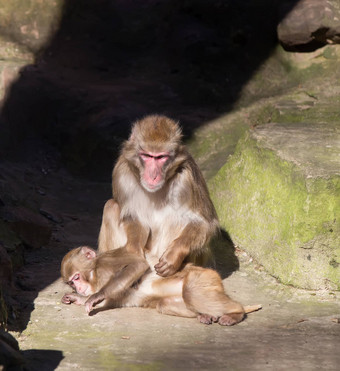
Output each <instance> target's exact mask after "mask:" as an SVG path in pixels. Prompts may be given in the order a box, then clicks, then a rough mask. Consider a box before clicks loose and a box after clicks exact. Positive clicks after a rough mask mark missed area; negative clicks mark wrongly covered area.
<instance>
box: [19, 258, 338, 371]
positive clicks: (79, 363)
mask: <svg viewBox="0 0 340 371" xmlns="http://www.w3.org/2000/svg"><path fill="white" fill-rule="evenodd" d="M241 255H242V254H241ZM239 259H240V260H241V268H240V271H239V272H238V273H235V274H233V275H232V276H231V277H229V278H228V279H226V280H225V281H224V283H225V287H226V290H227V292H228V293H229V294H230V295H231V296H232V297H234V298H235V299H238V300H240V301H241V302H242V303H244V304H257V303H261V304H262V305H263V309H262V310H260V311H259V312H256V313H252V314H250V315H249V316H248V318H247V319H246V320H245V321H244V322H242V323H240V324H238V325H236V326H233V327H223V326H219V325H218V324H213V325H210V326H209V325H203V324H201V323H199V322H198V321H197V320H196V319H193V318H180V317H173V316H166V315H161V314H159V313H157V312H156V310H152V309H142V308H122V309H114V310H109V311H104V312H100V313H98V314H96V315H94V316H88V315H87V314H86V313H85V310H84V308H83V307H78V306H75V305H74V306H72V305H71V306H66V305H63V304H61V303H60V298H61V297H62V295H63V294H64V293H65V292H67V291H68V289H67V288H66V287H65V285H64V284H63V283H61V281H60V280H56V281H55V282H54V283H53V284H51V285H50V286H48V287H47V288H46V289H44V290H41V291H40V293H39V295H38V297H37V298H36V299H35V301H34V311H33V312H32V313H31V316H30V322H29V323H28V325H27V328H26V329H25V330H24V331H23V332H22V333H20V334H19V333H15V336H16V337H17V339H18V341H19V345H20V349H21V350H22V352H23V354H24V356H25V359H26V362H27V364H28V365H29V366H31V367H32V369H46V367H48V366H49V367H51V368H52V367H53V369H57V370H61V371H63V370H65V371H68V370H70V369H74V368H75V369H81V370H94V369H96V370H134V369H136V370H174V369H176V370H177V369H178V370H226V369H231V370H273V369H275V370H287V369H292V370H295V369H298V370H309V371H310V370H317V369H320V368H321V369H327V370H332V371H335V370H337V367H338V363H339V362H340V354H339V352H338V351H337V349H338V343H339V340H340V325H339V323H337V318H338V315H339V302H338V299H336V294H335V293H332V295H330V293H329V292H327V293H323V294H322V293H320V292H319V293H316V292H304V291H302V290H300V291H299V290H295V289H293V288H284V287H283V286H282V285H280V284H278V283H276V282H274V281H273V280H272V279H269V278H268V277H267V276H266V275H265V274H264V273H263V272H261V271H256V270H254V266H255V265H254V262H252V263H247V262H246V261H249V260H248V258H247V257H246V256H243V257H239ZM33 268H34V267H33ZM47 269H48V270H50V271H53V269H57V267H56V266H54V268H53V265H52V264H50V263H46V265H45V268H44V270H45V271H46V270H47ZM47 277H48V276H47ZM37 279H39V277H37ZM33 349H34V351H32V350H33ZM315 349H317V351H315Z"/></svg>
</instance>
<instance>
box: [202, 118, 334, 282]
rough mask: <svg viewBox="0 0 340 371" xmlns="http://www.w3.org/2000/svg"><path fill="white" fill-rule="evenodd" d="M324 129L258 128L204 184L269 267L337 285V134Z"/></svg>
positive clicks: (232, 228) (284, 276) (289, 278)
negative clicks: (207, 182)
mask: <svg viewBox="0 0 340 371" xmlns="http://www.w3.org/2000/svg"><path fill="white" fill-rule="evenodd" d="M322 129H323V130H321V129H320V126H319V125H313V124H309V125H306V124H269V125H264V126H261V127H259V128H256V129H255V130H254V131H251V132H248V133H246V135H245V137H244V138H243V139H242V140H240V142H239V144H238V146H237V149H236V152H235V154H234V155H233V156H231V157H230V160H229V161H228V162H227V163H226V164H225V165H224V166H223V167H222V168H221V169H220V171H219V172H218V174H217V175H216V176H215V177H214V178H213V179H212V181H211V182H210V184H209V185H210V191H211V195H212V198H213V201H214V203H215V205H216V208H217V212H218V214H219V217H220V221H221V224H222V226H223V227H224V228H225V229H226V230H227V232H228V233H229V234H230V236H231V238H232V240H233V241H234V243H236V244H238V245H240V246H241V247H242V248H244V249H246V250H247V251H248V252H249V253H250V254H251V255H252V256H253V257H254V258H255V259H256V260H258V261H259V262H260V263H261V264H262V265H263V266H264V267H265V269H266V270H267V271H268V272H269V273H271V274H272V275H273V276H275V277H277V278H278V279H279V280H280V281H282V282H283V283H285V284H291V285H294V286H298V287H302V288H307V289H322V288H331V289H340V268H339V263H340V223H339V215H340V174H339V169H340V166H339V146H336V143H337V142H338V140H339V134H338V133H337V131H336V129H335V128H331V127H327V128H326V127H323V128H322ZM321 132H323V135H321V134H320V133H321ZM326 165H327V166H326Z"/></svg>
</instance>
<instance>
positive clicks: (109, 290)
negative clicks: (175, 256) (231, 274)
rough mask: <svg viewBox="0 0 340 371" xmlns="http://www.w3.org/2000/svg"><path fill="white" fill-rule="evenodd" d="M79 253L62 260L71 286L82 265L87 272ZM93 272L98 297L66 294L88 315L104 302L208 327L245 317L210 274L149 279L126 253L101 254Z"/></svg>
mask: <svg viewBox="0 0 340 371" xmlns="http://www.w3.org/2000/svg"><path fill="white" fill-rule="evenodd" d="M79 249H82V248H78V249H75V251H71V253H68V254H67V255H66V256H65V258H64V259H63V261H62V266H61V272H62V274H65V272H68V273H70V275H69V276H63V279H64V281H65V282H69V279H70V278H69V277H72V276H73V275H74V273H76V272H77V273H80V274H81V273H82V270H81V264H80V261H82V262H83V264H84V267H83V268H84V269H85V270H88V264H87V263H84V261H83V260H82V256H81V251H82V250H79ZM77 259H78V260H79V261H77ZM72 265H74V268H73V269H72ZM79 267H80V270H79ZM91 267H92V269H93V272H92V274H87V275H86V277H87V279H88V284H89V285H91V287H92V288H93V289H94V290H96V292H93V293H92V295H91V296H89V297H88V298H86V299H84V298H81V297H79V295H78V294H66V295H64V297H63V299H62V302H63V303H65V304H70V303H71V302H76V303H77V304H85V306H86V310H87V312H90V311H91V310H92V309H94V307H95V306H96V305H97V304H98V303H99V302H101V301H103V300H106V301H107V302H108V305H109V306H112V305H113V306H115V307H117V306H140V307H148V308H156V309H157V310H158V311H159V312H160V313H163V314H168V315H174V316H181V317H197V318H198V319H199V321H200V322H202V323H205V324H209V323H212V322H217V321H218V322H219V324H221V325H228V326H230V325H234V324H236V323H238V322H240V321H242V319H243V318H244V314H245V311H244V309H243V307H242V305H241V304H240V303H238V302H236V301H233V300H232V299H230V298H229V297H228V296H227V295H226V293H225V292H224V288H223V284H222V280H221V277H220V276H219V274H218V273H217V272H215V271H213V270H211V269H205V268H201V267H196V266H193V265H191V264H188V265H186V266H185V267H184V268H183V269H182V270H181V271H179V272H177V273H176V274H175V275H173V276H171V277H165V278H162V277H158V276H156V275H155V274H154V273H152V272H150V271H149V272H147V273H146V274H145V271H146V268H147V267H148V265H147V262H146V261H145V260H144V259H142V258H141V257H140V256H138V255H137V254H135V253H129V252H128V251H127V250H126V249H125V248H122V249H117V250H115V251H111V252H108V253H102V254H99V255H98V256H97V257H96V258H95V259H93V263H92V266H91ZM76 268H77V269H76ZM136 272H139V273H138V274H137V273H136ZM132 273H134V276H133V278H131V276H132ZM146 281H148V282H149V283H147V282H146ZM145 283H146V285H145ZM150 283H151V286H150ZM133 284H135V285H134V286H133Z"/></svg>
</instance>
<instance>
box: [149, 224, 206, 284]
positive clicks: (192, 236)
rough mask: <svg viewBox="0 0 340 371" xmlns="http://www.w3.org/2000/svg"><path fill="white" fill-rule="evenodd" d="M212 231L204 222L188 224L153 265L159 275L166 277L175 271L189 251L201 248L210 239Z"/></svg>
mask: <svg viewBox="0 0 340 371" xmlns="http://www.w3.org/2000/svg"><path fill="white" fill-rule="evenodd" d="M211 234H212V231H211V230H210V229H209V228H208V227H207V225H205V224H204V223H190V224H188V225H187V226H186V227H185V228H184V230H183V231H182V233H181V235H180V236H179V237H178V238H176V239H175V240H174V241H173V242H172V243H171V244H170V246H169V247H168V248H167V249H166V250H165V252H164V254H163V255H162V256H161V258H160V259H159V262H158V263H157V264H156V265H155V270H156V272H157V274H158V275H159V276H162V277H167V276H171V275H172V274H174V273H176V272H177V271H178V270H179V269H180V267H181V265H182V263H183V260H184V259H185V258H186V257H187V256H188V255H189V254H190V253H191V252H195V250H196V251H200V250H202V248H203V246H204V245H205V244H206V243H207V241H208V240H209V239H210V237H211Z"/></svg>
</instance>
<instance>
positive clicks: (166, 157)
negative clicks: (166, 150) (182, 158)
mask: <svg viewBox="0 0 340 371" xmlns="http://www.w3.org/2000/svg"><path fill="white" fill-rule="evenodd" d="M168 158H169V156H167V155H159V156H157V157H155V159H156V160H167V159H168Z"/></svg>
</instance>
